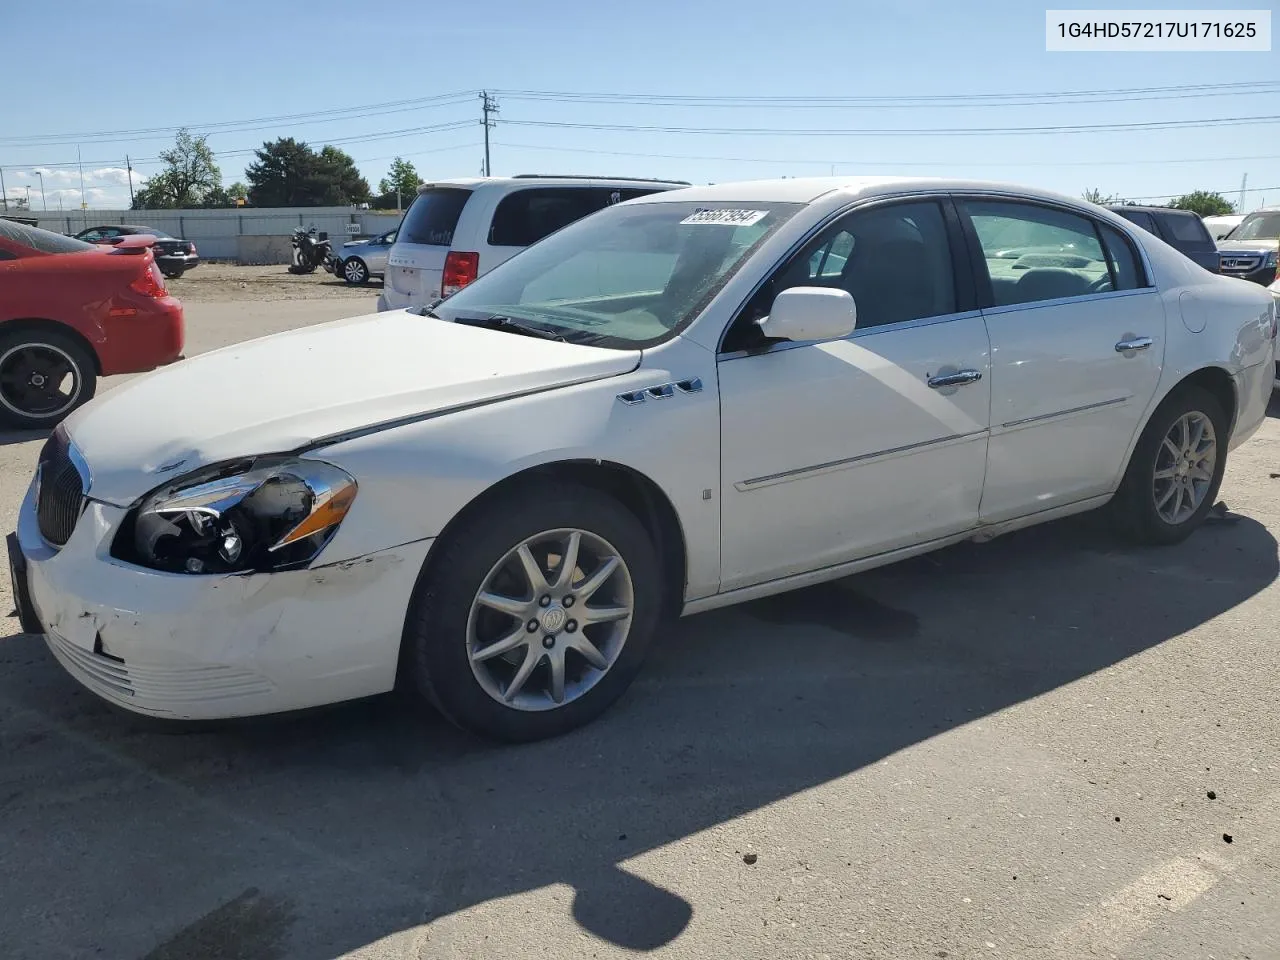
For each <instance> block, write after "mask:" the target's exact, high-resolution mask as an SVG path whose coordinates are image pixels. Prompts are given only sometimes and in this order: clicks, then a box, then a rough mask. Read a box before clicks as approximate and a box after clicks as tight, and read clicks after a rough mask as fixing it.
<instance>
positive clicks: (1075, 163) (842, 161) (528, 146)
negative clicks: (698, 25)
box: [502, 140, 1280, 168]
mask: <svg viewBox="0 0 1280 960" xmlns="http://www.w3.org/2000/svg"><path fill="white" fill-rule="evenodd" d="M502 146H504V147H513V148H515V149H518V150H550V151H554V152H557V153H587V154H593V155H599V156H608V157H642V158H645V159H656V160H710V161H716V162H722V163H771V164H810V165H813V166H819V167H830V166H853V165H856V166H862V167H870V166H879V167H940V168H947V167H957V166H962V165H964V164H965V163H966V161H957V160H928V161H921V160H865V159H861V158H856V159H850V158H848V157H841V158H839V159H826V160H818V159H813V158H805V159H799V158H795V157H726V156H707V155H705V154H691V153H636V152H634V151H630V150H592V149H587V148H582V147H553V146H547V145H544V144H535V143H513V142H511V141H510V140H503V141H502ZM1245 160H1280V154H1263V155H1258V154H1255V155H1253V156H1247V157H1179V158H1165V157H1161V158H1159V159H1154V160H1133V159H1129V158H1122V159H1118V160H1062V161H1058V160H1027V161H1010V162H1000V163H990V162H987V161H981V160H974V161H969V162H971V163H981V164H982V165H983V166H990V167H1127V166H1131V165H1134V164H1174V163H1236V162H1240V161H1245Z"/></svg>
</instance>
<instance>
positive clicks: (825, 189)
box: [629, 176, 1090, 207]
mask: <svg viewBox="0 0 1280 960" xmlns="http://www.w3.org/2000/svg"><path fill="white" fill-rule="evenodd" d="M924 190H943V191H946V190H956V191H963V192H991V193H1013V194H1017V195H1018V196H1020V197H1029V198H1032V199H1041V200H1047V201H1051V202H1054V203H1065V204H1070V205H1072V206H1076V207H1087V206H1090V205H1089V204H1087V203H1086V202H1085V201H1083V200H1081V199H1080V198H1079V197H1069V196H1066V195H1065V194H1060V193H1054V192H1053V191H1051V190H1041V189H1039V188H1037V187H1028V186H1023V185H1022V184H1016V183H1006V182H1003V181H996V180H961V179H952V178H947V177H893V176H883V177H784V178H782V179H780V180H744V181H739V182H735V183H714V184H707V185H705V186H696V187H685V188H684V189H682V190H674V191H671V192H669V193H661V194H656V195H654V196H651V197H642V198H641V199H639V200H632V201H629V202H630V203H678V202H685V201H690V200H693V201H709V202H710V201H717V200H718V201H725V200H734V201H757V202H761V203H768V202H773V203H812V202H814V201H815V200H817V199H819V198H820V197H825V196H827V195H830V194H839V195H840V196H842V197H845V198H850V199H851V198H855V197H864V198H873V197H878V196H893V195H895V194H900V193H910V192H918V191H924Z"/></svg>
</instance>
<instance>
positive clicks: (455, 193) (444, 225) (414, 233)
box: [397, 187, 471, 247]
mask: <svg viewBox="0 0 1280 960" xmlns="http://www.w3.org/2000/svg"><path fill="white" fill-rule="evenodd" d="M470 196H471V191H470V190H465V189H460V188H457V187H435V188H433V189H431V190H427V191H425V192H423V193H420V194H418V196H417V198H416V199H415V200H414V201H413V203H411V204H410V205H409V210H408V212H407V213H406V214H405V215H404V221H403V222H402V223H401V224H400V232H399V234H398V236H397V239H399V240H400V241H402V242H404V243H423V244H427V245H429V246H435V247H447V246H449V245H450V244H451V243H453V231H454V230H456V229H457V228H458V218H459V217H460V216H462V208H463V207H465V206H466V205H467V200H468V198H470Z"/></svg>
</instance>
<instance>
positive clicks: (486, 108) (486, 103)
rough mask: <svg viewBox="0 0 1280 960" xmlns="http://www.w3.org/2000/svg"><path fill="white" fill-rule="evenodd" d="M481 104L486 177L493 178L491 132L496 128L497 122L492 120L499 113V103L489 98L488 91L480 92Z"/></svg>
mask: <svg viewBox="0 0 1280 960" xmlns="http://www.w3.org/2000/svg"><path fill="white" fill-rule="evenodd" d="M480 103H481V108H480V109H481V112H482V114H483V119H481V121H480V122H481V123H482V124H483V125H484V175H485V176H486V177H490V176H493V168H492V167H491V166H490V165H489V131H490V130H491V129H492V128H493V127H494V125H495V123H496V121H494V120H491V119H490V116H491V115H495V116H496V115H497V113H498V101H497V100H496V99H494V98H493V97H491V96H489V91H488V90H481V91H480Z"/></svg>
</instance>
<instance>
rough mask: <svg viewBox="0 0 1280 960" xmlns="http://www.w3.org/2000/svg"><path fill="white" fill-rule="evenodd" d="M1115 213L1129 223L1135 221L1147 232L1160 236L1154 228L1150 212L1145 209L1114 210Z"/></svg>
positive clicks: (1154, 223)
mask: <svg viewBox="0 0 1280 960" xmlns="http://www.w3.org/2000/svg"><path fill="white" fill-rule="evenodd" d="M1114 212H1115V213H1118V214H1120V216H1122V217H1124V218H1125V219H1126V220H1128V221H1129V222H1130V223H1136V224H1137V225H1138V226H1140V227H1141V228H1142V229H1143V230H1145V231H1147V233H1151V234H1154V235H1155V236H1157V237H1158V236H1160V231H1159V230H1157V229H1156V222H1155V221H1154V220H1152V219H1151V214H1149V213H1147V211H1145V210H1116V211H1114Z"/></svg>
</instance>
